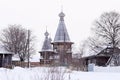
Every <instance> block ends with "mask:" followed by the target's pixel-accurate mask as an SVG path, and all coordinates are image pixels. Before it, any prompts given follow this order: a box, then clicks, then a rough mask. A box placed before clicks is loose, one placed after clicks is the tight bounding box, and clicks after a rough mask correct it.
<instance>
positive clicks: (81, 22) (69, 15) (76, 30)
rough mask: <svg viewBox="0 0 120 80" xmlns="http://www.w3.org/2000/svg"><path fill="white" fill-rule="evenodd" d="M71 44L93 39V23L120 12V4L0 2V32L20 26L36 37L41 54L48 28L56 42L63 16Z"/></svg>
mask: <svg viewBox="0 0 120 80" xmlns="http://www.w3.org/2000/svg"><path fill="white" fill-rule="evenodd" d="M61 3H62V5H63V12H64V13H65V14H66V16H65V24H66V27H67V29H68V32H69V36H70V38H71V41H73V42H75V43H79V42H81V41H82V40H84V39H86V38H87V37H88V36H89V35H90V29H91V27H93V22H94V20H96V19H97V18H99V16H100V15H101V14H102V13H103V12H108V11H117V12H120V0H62V1H61V0H0V29H3V28H5V27H7V26H8V24H21V25H23V26H24V27H26V28H28V29H31V30H32V31H33V33H34V34H35V35H36V46H37V48H36V49H37V50H41V46H42V42H43V40H44V32H45V31H46V26H47V28H48V32H49V33H50V34H51V38H52V39H54V36H55V33H56V29H57V27H58V22H59V17H58V14H59V13H60V12H61Z"/></svg>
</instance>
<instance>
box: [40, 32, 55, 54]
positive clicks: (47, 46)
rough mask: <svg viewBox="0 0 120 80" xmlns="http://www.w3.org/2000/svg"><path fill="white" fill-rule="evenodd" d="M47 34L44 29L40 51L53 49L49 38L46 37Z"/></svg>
mask: <svg viewBox="0 0 120 80" xmlns="http://www.w3.org/2000/svg"><path fill="white" fill-rule="evenodd" d="M48 35H49V33H48V32H47V31H46V32H45V40H44V43H43V46H42V50H41V52H44V51H53V49H52V46H51V38H48Z"/></svg>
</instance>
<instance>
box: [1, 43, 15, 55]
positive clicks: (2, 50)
mask: <svg viewBox="0 0 120 80" xmlns="http://www.w3.org/2000/svg"><path fill="white" fill-rule="evenodd" d="M0 54H14V53H13V52H9V51H7V50H5V48H4V47H3V46H2V45H0Z"/></svg>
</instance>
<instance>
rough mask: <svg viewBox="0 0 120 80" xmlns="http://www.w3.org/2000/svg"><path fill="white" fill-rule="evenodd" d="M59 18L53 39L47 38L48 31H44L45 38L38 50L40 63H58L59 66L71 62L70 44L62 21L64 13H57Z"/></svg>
mask: <svg viewBox="0 0 120 80" xmlns="http://www.w3.org/2000/svg"><path fill="white" fill-rule="evenodd" d="M59 17H60V20H59V24H58V28H57V31H56V34H55V37H54V41H53V42H51V39H49V38H48V35H49V33H48V32H47V31H46V33H45V40H44V43H43V47H42V50H41V51H40V57H42V58H41V59H40V63H41V64H51V63H53V64H58V65H61V66H64V65H70V64H71V63H72V44H73V42H71V41H70V38H69V34H68V32H67V29H66V25H65V23H64V17H65V14H64V13H63V12H61V13H60V14H59Z"/></svg>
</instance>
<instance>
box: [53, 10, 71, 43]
mask: <svg viewBox="0 0 120 80" xmlns="http://www.w3.org/2000/svg"><path fill="white" fill-rule="evenodd" d="M59 17H60V20H59V24H58V28H57V32H56V35H55V38H54V42H70V38H69V35H68V32H67V29H66V25H65V23H64V17H65V14H64V13H63V12H61V13H60V14H59Z"/></svg>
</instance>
